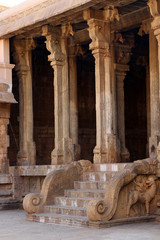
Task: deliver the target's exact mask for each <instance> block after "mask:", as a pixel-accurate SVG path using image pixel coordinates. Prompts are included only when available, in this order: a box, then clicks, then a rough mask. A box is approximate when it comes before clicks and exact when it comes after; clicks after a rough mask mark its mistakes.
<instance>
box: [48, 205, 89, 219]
mask: <svg viewBox="0 0 160 240" xmlns="http://www.w3.org/2000/svg"><path fill="white" fill-rule="evenodd" d="M44 212H45V213H53V214H62V215H70V216H81V217H86V216H87V212H86V208H80V207H71V206H66V207H65V206H56V205H51V206H45V209H44Z"/></svg>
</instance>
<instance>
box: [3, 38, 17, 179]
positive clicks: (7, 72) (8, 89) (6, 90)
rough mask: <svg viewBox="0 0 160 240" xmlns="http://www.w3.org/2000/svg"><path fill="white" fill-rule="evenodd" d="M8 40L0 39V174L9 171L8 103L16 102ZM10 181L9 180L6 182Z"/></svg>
mask: <svg viewBox="0 0 160 240" xmlns="http://www.w3.org/2000/svg"><path fill="white" fill-rule="evenodd" d="M9 56H10V53H9V40H8V39H1V40H0V175H1V176H2V175H3V174H4V175H6V174H8V173H9V160H8V157H7V148H8V146H9V136H8V124H9V118H10V104H11V103H16V101H15V99H14V96H13V94H12V69H13V67H14V65H13V64H10V58H9ZM8 183H10V181H9V182H8Z"/></svg>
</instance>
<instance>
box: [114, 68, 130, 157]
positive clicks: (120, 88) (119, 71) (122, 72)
mask: <svg viewBox="0 0 160 240" xmlns="http://www.w3.org/2000/svg"><path fill="white" fill-rule="evenodd" d="M127 71H129V66H128V65H123V64H117V65H116V79H117V112H118V114H117V116H118V117H117V124H118V138H119V140H120V152H121V162H126V161H128V160H129V157H130V154H129V151H128V149H127V148H126V143H125V110H124V79H125V77H126V73H127Z"/></svg>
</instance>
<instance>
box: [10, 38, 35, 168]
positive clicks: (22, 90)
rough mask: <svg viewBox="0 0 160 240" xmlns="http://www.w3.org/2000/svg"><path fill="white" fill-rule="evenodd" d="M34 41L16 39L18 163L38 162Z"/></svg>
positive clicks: (31, 163)
mask: <svg viewBox="0 0 160 240" xmlns="http://www.w3.org/2000/svg"><path fill="white" fill-rule="evenodd" d="M33 44H34V42H33V41H32V40H29V39H26V40H25V39H15V40H14V53H13V56H14V60H15V63H16V68H15V69H16V71H17V75H18V78H19V121H20V123H19V132H20V144H19V152H18V156H17V160H18V162H17V164H18V165H22V166H23V165H35V164H36V147H35V142H34V141H33V100H32V62H31V50H32V48H33Z"/></svg>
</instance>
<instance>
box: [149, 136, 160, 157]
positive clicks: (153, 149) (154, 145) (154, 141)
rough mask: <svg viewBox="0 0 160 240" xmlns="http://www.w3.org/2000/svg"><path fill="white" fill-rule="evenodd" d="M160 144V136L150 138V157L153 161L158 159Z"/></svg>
mask: <svg viewBox="0 0 160 240" xmlns="http://www.w3.org/2000/svg"><path fill="white" fill-rule="evenodd" d="M159 142H160V136H158V135H157V136H156V135H155V136H152V137H150V138H149V157H150V158H151V159H156V158H157V151H158V145H159Z"/></svg>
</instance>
